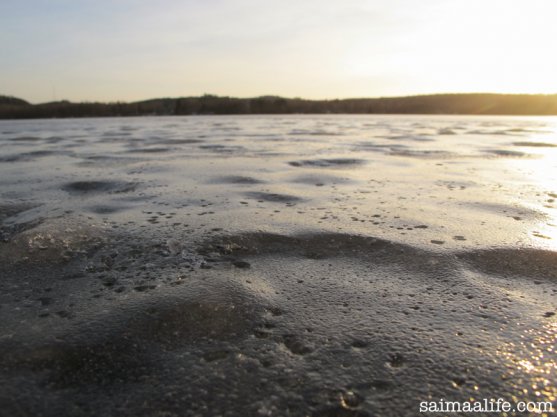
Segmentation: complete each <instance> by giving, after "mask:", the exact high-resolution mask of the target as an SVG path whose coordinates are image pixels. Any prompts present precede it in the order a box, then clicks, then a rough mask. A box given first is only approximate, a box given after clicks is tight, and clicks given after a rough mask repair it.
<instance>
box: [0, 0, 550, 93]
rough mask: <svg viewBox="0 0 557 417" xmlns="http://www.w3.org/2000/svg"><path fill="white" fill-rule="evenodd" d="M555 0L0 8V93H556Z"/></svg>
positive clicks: (125, 2) (239, 1)
mask: <svg viewBox="0 0 557 417" xmlns="http://www.w3.org/2000/svg"><path fill="white" fill-rule="evenodd" d="M555 16H557V2H555V1H554V0H528V1H526V0H513V1H508V0H505V1H502V0H481V1H480V0H424V1H421V2H419V3H417V2H415V1H413V0H389V1H387V0H368V1H363V0H346V1H345V2H343V3H342V4H341V3H339V2H337V1H333V0H321V1H318V0H305V1H299V0H296V1H295V0H282V1H278V0H269V1H267V2H258V1H256V0H211V1H206V2H200V1H195V0H186V1H179V0H164V1H161V2H157V3H155V2H148V1H146V0H134V1H132V0H122V1H119V2H111V1H108V0H99V1H97V2H87V1H83V0H81V1H70V0H58V1H56V2H49V1H46V0H30V1H26V2H2V3H1V4H0V27H2V28H3V30H2V32H3V33H2V37H0V53H2V56H4V57H5V59H4V62H3V68H2V77H0V94H10V95H15V96H19V97H21V98H24V99H28V100H31V101H33V102H37V101H48V100H52V99H70V100H138V99H144V98H151V97H163V96H174V97H175V96H183V95H200V94H204V93H213V94H219V95H233V96H240V97H247V96H257V95H265V94H276V95H282V96H302V97H307V98H333V97H366V96H367V97H372V96H389V95H391V96H392V95H409V94H426V93H437V92H508V93H557V77H555V74H557V55H556V54H555V53H554V47H553V44H554V40H555V39H557V25H555V22H554V20H555Z"/></svg>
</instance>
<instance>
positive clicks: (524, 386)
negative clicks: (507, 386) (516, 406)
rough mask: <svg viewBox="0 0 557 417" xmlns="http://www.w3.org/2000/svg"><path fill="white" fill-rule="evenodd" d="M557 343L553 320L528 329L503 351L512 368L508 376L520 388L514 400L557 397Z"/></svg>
mask: <svg viewBox="0 0 557 417" xmlns="http://www.w3.org/2000/svg"><path fill="white" fill-rule="evenodd" d="M556 345H557V322H553V323H550V324H548V325H545V326H543V327H542V328H541V329H530V330H528V331H527V332H526V334H524V335H523V336H522V340H520V341H519V342H517V343H510V344H509V345H507V346H506V347H505V348H504V349H503V350H500V351H499V354H500V356H501V357H503V358H504V359H505V360H507V361H508V362H509V365H510V368H511V370H510V371H509V372H508V374H506V375H505V376H504V378H505V379H508V380H509V381H513V385H514V386H515V388H516V394H515V395H514V396H513V401H515V402H518V401H526V400H530V401H532V400H533V399H534V398H535V400H536V401H550V402H555V401H557V387H556V386H555V384H554V381H555V380H556V378H557V375H556V374H557V359H556V351H555V346H556Z"/></svg>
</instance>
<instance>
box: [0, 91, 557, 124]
mask: <svg viewBox="0 0 557 417" xmlns="http://www.w3.org/2000/svg"><path fill="white" fill-rule="evenodd" d="M295 113H304V114H325V113H335V114H336V113H338V114H347V113H349V114H478V115H479V114H483V115H557V94H553V95H541V94H538V95H524V94H480V93H478V94H435V95H423V96H410V97H388V98H358V99H342V100H341V99H336V100H306V99H301V98H283V97H275V96H264V97H255V98H234V97H220V96H214V95H204V96H201V97H181V98H159V99H152V100H145V101H138V102H133V103H124V102H114V103H88V102H82V103H71V102H69V101H56V102H50V103H42V104H29V103H28V102H26V101H24V100H21V99H18V98H15V97H8V96H0V118H1V119H32V118H33V119H34V118H68V117H110V116H147V115H157V116H170V115H194V114H202V115H206V114H295Z"/></svg>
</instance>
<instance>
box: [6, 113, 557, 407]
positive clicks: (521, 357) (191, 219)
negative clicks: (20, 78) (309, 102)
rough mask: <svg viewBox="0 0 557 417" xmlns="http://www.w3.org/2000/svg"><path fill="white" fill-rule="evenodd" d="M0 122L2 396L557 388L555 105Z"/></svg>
mask: <svg viewBox="0 0 557 417" xmlns="http://www.w3.org/2000/svg"><path fill="white" fill-rule="evenodd" d="M0 132H2V133H0V184H1V188H0V193H1V197H2V201H1V202H0V277H1V279H0V323H1V325H0V326H1V328H2V331H1V332H0V369H1V372H0V410H2V412H1V413H5V414H6V415H18V416H35V415H44V416H60V415H68V414H71V415H83V416H97V415H107V416H108V415H119V416H127V415H129V416H141V415H168V416H173V415H180V416H190V415H191V416H214V415H223V416H238V415H246V416H252V415H253V416H284V415H291V416H391V415H393V410H395V409H396V415H397V416H415V415H416V413H417V411H418V407H419V403H420V401H424V400H427V399H429V398H433V399H440V398H444V399H451V400H467V399H469V398H470V397H474V398H505V399H507V400H513V399H516V400H527V401H528V400H529V401H540V400H546V401H555V397H556V396H557V391H556V389H555V386H554V384H552V382H553V381H554V380H555V375H554V373H555V369H557V368H556V364H557V357H556V353H555V351H554V348H553V347H554V346H555V342H557V340H556V337H557V326H556V321H555V320H556V314H555V313H556V312H557V303H556V298H555V297H556V296H557V281H556V279H557V275H556V273H555V271H556V270H557V253H556V241H555V239H556V238H557V213H556V205H555V200H557V188H556V186H555V183H554V181H553V178H557V167H556V162H555V161H557V142H556V138H557V123H556V122H555V120H554V119H552V118H511V117H452V116H439V117H435V116H404V117H402V116H257V117H255V116H254V117H247V116H246V117H244V116H242V117H173V118H167V117H160V118H150V117H145V118H127V119H118V118H114V119H83V120H45V121H42V120H37V121H0ZM1 413H0V414H1Z"/></svg>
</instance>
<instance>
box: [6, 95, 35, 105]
mask: <svg viewBox="0 0 557 417" xmlns="http://www.w3.org/2000/svg"><path fill="white" fill-rule="evenodd" d="M0 105H8V106H28V105H29V103H28V102H26V101H25V100H22V99H20V98H17V97H12V96H2V95H0Z"/></svg>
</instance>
